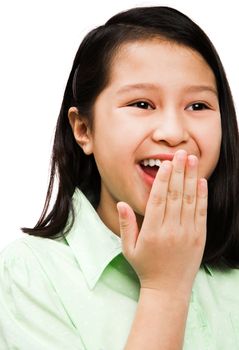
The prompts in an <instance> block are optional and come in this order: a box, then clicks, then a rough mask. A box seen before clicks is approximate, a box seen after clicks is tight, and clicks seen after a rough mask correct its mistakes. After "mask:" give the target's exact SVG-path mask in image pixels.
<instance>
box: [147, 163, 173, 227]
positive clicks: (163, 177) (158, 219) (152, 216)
mask: <svg viewBox="0 0 239 350" xmlns="http://www.w3.org/2000/svg"><path fill="white" fill-rule="evenodd" d="M171 171H172V162H170V161H168V160H166V161H164V162H162V163H161V165H160V168H159V170H158V172H157V175H156V177H155V179H154V183H153V186H152V188H151V191H150V194H149V199H148V203H147V206H146V210H145V216H144V222H143V225H142V228H143V229H144V230H143V231H145V232H147V230H149V229H151V230H152V229H153V230H155V228H156V227H158V226H159V225H161V224H162V222H163V219H164V214H165V207H166V201H167V193H168V184H169V179H170V175H171Z"/></svg>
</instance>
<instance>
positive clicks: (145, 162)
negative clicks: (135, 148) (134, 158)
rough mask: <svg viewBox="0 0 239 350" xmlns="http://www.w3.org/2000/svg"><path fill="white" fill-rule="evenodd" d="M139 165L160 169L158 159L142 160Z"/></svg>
mask: <svg viewBox="0 0 239 350" xmlns="http://www.w3.org/2000/svg"><path fill="white" fill-rule="evenodd" d="M141 164H143V165H144V166H148V165H149V166H151V167H153V166H158V167H160V164H161V161H160V160H159V159H144V160H142V162H141Z"/></svg>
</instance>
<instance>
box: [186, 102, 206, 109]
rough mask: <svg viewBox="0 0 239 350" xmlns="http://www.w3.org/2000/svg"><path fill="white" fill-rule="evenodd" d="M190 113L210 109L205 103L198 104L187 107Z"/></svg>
mask: <svg viewBox="0 0 239 350" xmlns="http://www.w3.org/2000/svg"><path fill="white" fill-rule="evenodd" d="M187 109H189V110H190V111H202V110H204V109H209V107H208V106H207V105H206V104H205V103H203V102H196V103H193V104H191V105H190V106H189V107H187Z"/></svg>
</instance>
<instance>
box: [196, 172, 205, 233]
mask: <svg viewBox="0 0 239 350" xmlns="http://www.w3.org/2000/svg"><path fill="white" fill-rule="evenodd" d="M207 204H208V186H207V180H206V179H204V178H201V179H199V180H198V185H197V202H196V211H195V228H196V231H197V232H199V233H202V232H204V233H206V227H207Z"/></svg>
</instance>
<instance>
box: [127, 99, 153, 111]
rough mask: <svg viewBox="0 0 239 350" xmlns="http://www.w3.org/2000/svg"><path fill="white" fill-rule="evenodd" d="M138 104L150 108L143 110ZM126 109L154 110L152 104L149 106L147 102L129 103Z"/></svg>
mask: <svg viewBox="0 0 239 350" xmlns="http://www.w3.org/2000/svg"><path fill="white" fill-rule="evenodd" d="M139 104H144V105H145V106H147V107H150V108H144V107H143V106H142V105H141V106H139ZM128 107H136V108H140V109H146V110H147V109H155V108H154V106H152V104H150V103H149V102H147V101H143V100H142V101H136V102H133V103H130V104H129V105H128Z"/></svg>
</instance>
